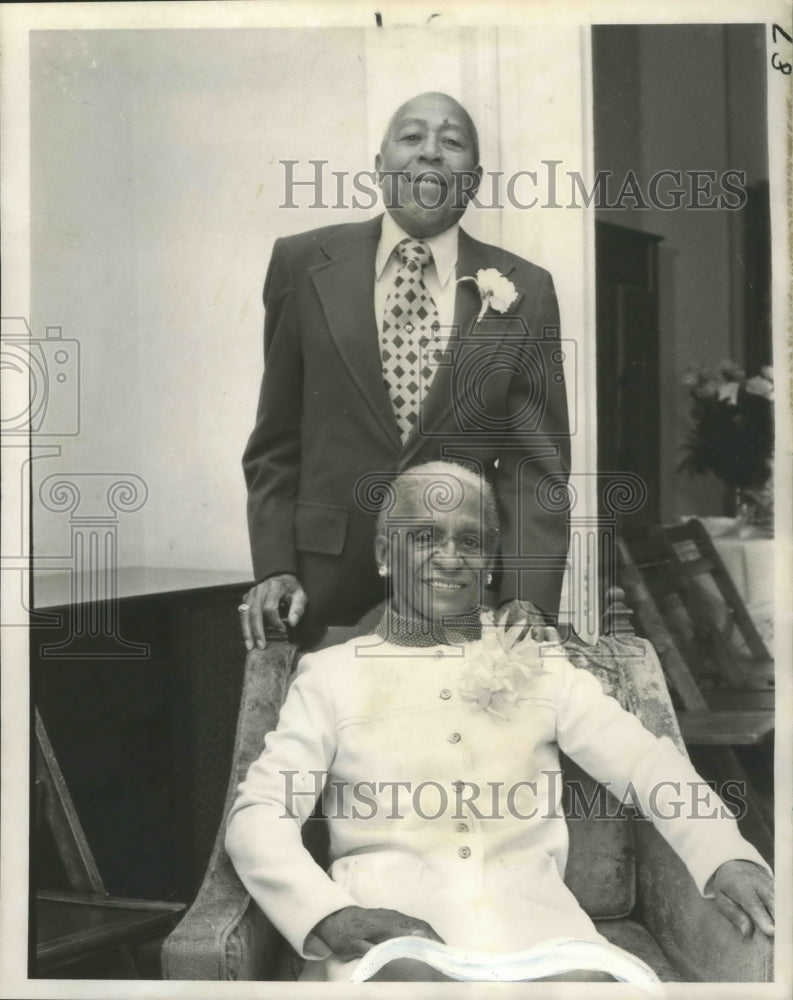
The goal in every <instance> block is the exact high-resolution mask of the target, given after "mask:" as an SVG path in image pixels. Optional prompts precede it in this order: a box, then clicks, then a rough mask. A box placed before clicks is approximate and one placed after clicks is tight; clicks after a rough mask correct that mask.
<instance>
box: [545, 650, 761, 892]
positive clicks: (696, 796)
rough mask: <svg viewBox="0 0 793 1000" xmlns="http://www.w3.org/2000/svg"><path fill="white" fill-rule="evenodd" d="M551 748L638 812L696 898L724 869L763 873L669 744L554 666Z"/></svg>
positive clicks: (573, 673)
mask: <svg viewBox="0 0 793 1000" xmlns="http://www.w3.org/2000/svg"><path fill="white" fill-rule="evenodd" d="M559 669H560V671H561V681H560V687H559V697H558V703H557V707H558V715H557V741H558V743H559V747H560V749H561V750H563V751H564V752H565V753H566V754H567V755H568V756H569V757H570V758H571V759H573V760H575V761H576V762H577V763H578V764H580V765H581V767H583V768H584V770H585V771H587V772H588V773H589V774H591V775H592V777H593V778H595V779H596V780H598V781H601V782H603V783H604V784H606V786H607V787H608V788H609V790H610V791H612V792H613V793H614V794H615V795H616V797H617V799H618V800H619V801H620V802H627V803H631V804H634V805H637V806H638V807H639V808H640V809H641V812H642V814H643V815H644V816H645V817H646V818H648V819H650V820H651V821H652V823H653V825H654V826H655V827H656V828H657V830H658V831H659V833H660V834H661V835H662V836H663V837H664V839H665V840H667V841H668V843H669V844H670V846H671V847H672V848H673V850H674V851H675V852H676V853H677V854H678V856H679V857H680V859H681V860H682V861H683V863H684V864H685V865H686V867H687V868H688V870H689V872H690V874H691V876H692V877H693V879H694V882H695V883H696V886H697V888H698V889H699V891H700V893H702V894H703V895H706V892H705V887H706V885H707V883H708V880H709V879H710V877H711V876H712V875H713V874H714V872H715V871H716V869H717V868H718V867H719V866H720V865H721V864H723V863H724V862H725V861H732V860H734V859H744V860H747V861H753V862H754V863H755V864H757V865H760V866H761V867H762V868H764V869H765V870H766V871H768V872H770V869H769V867H768V865H767V864H766V863H765V861H764V860H763V858H762V856H761V855H760V854H759V852H758V851H757V850H756V849H755V848H754V847H753V846H752V845H751V844H750V843H749V842H748V841H747V840H745V839H744V838H743V837H742V836H741V834H740V832H739V830H738V824H737V823H736V821H735V819H734V817H733V814H732V812H731V811H730V809H729V808H728V807H727V805H726V804H725V803H724V801H723V800H722V799H721V798H720V797H719V796H718V795H717V794H716V793H715V792H714V791H712V790H711V788H710V787H709V785H708V784H707V782H705V781H704V780H703V779H702V778H701V777H700V776H699V775H698V774H697V772H696V771H695V770H694V768H693V767H692V766H691V762H690V761H689V760H688V758H687V757H685V756H684V755H683V754H681V753H680V751H679V750H678V749H677V747H676V746H675V745H674V744H673V743H672V741H671V740H670V739H669V738H668V737H666V736H663V737H661V738H660V739H659V738H658V737H656V736H654V735H653V734H652V733H651V732H650V731H649V730H647V729H645V727H644V726H643V725H642V724H641V722H640V721H639V720H638V719H637V718H636V716H635V715H632V714H631V713H630V712H627V711H625V709H624V708H622V707H621V706H620V705H619V703H618V702H617V701H616V700H615V699H614V698H611V697H610V696H608V695H606V694H605V693H604V692H603V689H602V687H601V686H600V684H599V682H598V681H597V680H596V679H595V678H594V677H593V676H592V675H591V674H590V673H588V672H587V671H586V670H580V669H577V668H575V667H573V666H571V665H570V664H569V663H566V662H564V663H561V664H560V665H559Z"/></svg>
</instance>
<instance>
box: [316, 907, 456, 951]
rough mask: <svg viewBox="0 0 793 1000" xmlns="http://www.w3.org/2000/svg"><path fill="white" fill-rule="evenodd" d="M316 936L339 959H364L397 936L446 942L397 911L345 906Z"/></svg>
mask: <svg viewBox="0 0 793 1000" xmlns="http://www.w3.org/2000/svg"><path fill="white" fill-rule="evenodd" d="M314 934H316V936H317V937H318V938H319V939H320V940H321V941H323V942H324V943H325V944H326V945H327V946H328V947H329V948H330V950H331V951H332V952H333V954H334V955H335V956H336V958H340V959H342V960H343V961H351V960H352V959H355V958H361V957H362V956H363V955H365V954H366V952H367V951H369V949H370V948H371V947H373V946H374V945H376V944H380V943H381V942H382V941H388V940H389V939H390V938H395V937H413V936H415V937H424V938H429V939H430V940H431V941H440V942H441V944H443V943H444V941H443V938H440V937H438V935H437V934H436V933H435V931H434V930H433V929H432V927H430V925H429V924H428V923H427V922H426V921H424V920H417V919H416V918H415V917H408V916H406V915H405V914H404V913H399V912H398V911H397V910H383V909H368V908H365V907H363V906H345V907H344V909H343V910H337V911H336V912H335V913H331V914H330V915H329V916H327V917H325V918H323V919H322V920H320V922H319V923H318V924H317V925H316V927H315V928H314Z"/></svg>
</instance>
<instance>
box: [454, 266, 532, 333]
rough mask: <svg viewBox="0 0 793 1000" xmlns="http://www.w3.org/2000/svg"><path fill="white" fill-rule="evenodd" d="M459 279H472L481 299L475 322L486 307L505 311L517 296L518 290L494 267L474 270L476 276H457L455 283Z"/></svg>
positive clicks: (481, 315) (484, 311)
mask: <svg viewBox="0 0 793 1000" xmlns="http://www.w3.org/2000/svg"><path fill="white" fill-rule="evenodd" d="M461 281H473V283H474V284H475V285H476V287H477V290H478V292H479V296H480V298H481V300H482V307H481V309H480V310H479V315H478V316H477V322H478V321H479V320H480V319H481V318H482V317H483V316H484V314H485V313H486V312H487V310H488V309H495V311H496V312H499V313H505V312H506V311H507V309H509V307H510V306H511V305H512V303H513V302H514V301H515V299H516V298H517V297H518V291H517V289H516V288H515V286H514V285H513V284H512V282H511V281H510V280H509V278H506V277H505V276H504V275H503V274H502V273H501V271H499V270H498V269H497V268H495V267H483V268H480V269H479V270H478V271H477V272H476V277H473V276H472V275H467V276H466V277H464V278H458V279H457V284H458V285H459V283H460V282H461Z"/></svg>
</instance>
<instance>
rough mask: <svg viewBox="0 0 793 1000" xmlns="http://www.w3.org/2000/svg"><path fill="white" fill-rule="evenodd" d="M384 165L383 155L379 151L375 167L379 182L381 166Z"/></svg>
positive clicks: (375, 159)
mask: <svg viewBox="0 0 793 1000" xmlns="http://www.w3.org/2000/svg"><path fill="white" fill-rule="evenodd" d="M382 165H383V157H382V156H381V155H380V154H379V153H377V155H376V156H375V158H374V169H375V173H376V174H377V179H378V182H379V180H380V167H382Z"/></svg>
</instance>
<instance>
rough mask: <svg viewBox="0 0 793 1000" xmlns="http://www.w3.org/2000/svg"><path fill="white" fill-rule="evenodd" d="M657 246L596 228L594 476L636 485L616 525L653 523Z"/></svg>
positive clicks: (656, 511)
mask: <svg viewBox="0 0 793 1000" xmlns="http://www.w3.org/2000/svg"><path fill="white" fill-rule="evenodd" d="M660 241H661V237H660V236H654V235H652V234H650V233H644V232H640V231H639V230H636V229H628V228H626V227H623V226H616V225H612V224H611V223H608V222H597V223H596V225H595V247H596V250H595V253H596V294H597V394H598V404H597V414H598V470H599V472H600V474H601V476H607V475H608V473H626V472H628V473H633V474H635V475H637V476H639V477H640V478H641V480H642V481H643V483H644V484H645V487H646V490H647V498H646V500H645V502H644V505H643V506H642V508H641V509H640V510H637V511H636V512H635V513H633V514H625V515H622V519H623V521H631V522H634V523H642V524H658V523H659V521H660V476H661V470H660V426H661V417H660V415H661V401H660V373H659V343H658V278H657V275H658V260H657V257H658V244H659V243H660ZM601 513H602V512H601ZM623 526H624V525H623Z"/></svg>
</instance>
